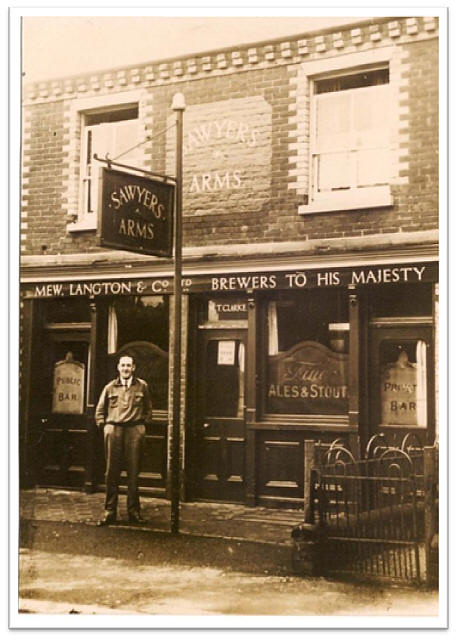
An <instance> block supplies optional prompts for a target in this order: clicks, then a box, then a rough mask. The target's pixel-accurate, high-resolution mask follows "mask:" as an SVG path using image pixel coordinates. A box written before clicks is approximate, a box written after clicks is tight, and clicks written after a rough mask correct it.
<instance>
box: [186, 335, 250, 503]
mask: <svg viewBox="0 0 457 640" xmlns="http://www.w3.org/2000/svg"><path fill="white" fill-rule="evenodd" d="M245 340H246V332H245V331H244V330H204V331H201V332H200V337H199V346H198V358H199V366H198V369H197V376H198V379H197V385H198V401H197V403H198V407H197V421H196V432H195V440H196V442H195V446H194V452H195V453H194V455H195V460H194V465H193V468H194V469H195V475H196V477H195V485H194V486H195V488H196V489H195V493H196V496H195V497H196V498H197V499H202V500H215V501H224V502H244V498H245V477H244V476H245V471H244V469H245V444H246V435H245V401H244V394H245Z"/></svg>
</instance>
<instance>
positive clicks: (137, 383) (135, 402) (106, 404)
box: [95, 377, 152, 427]
mask: <svg viewBox="0 0 457 640" xmlns="http://www.w3.org/2000/svg"><path fill="white" fill-rule="evenodd" d="M151 418H152V403H151V396H150V395H149V387H148V384H147V382H145V381H144V380H141V378H135V377H133V378H132V384H131V385H130V387H128V388H127V387H125V386H124V385H123V384H122V382H121V380H120V378H116V380H112V381H111V382H109V383H108V384H107V385H106V386H105V388H104V389H103V391H102V393H101V395H100V399H99V401H98V404H97V408H96V409H95V422H96V423H97V426H99V427H102V426H103V425H104V424H115V425H118V424H120V425H123V424H124V425H129V424H144V423H145V422H149V421H150V420H151Z"/></svg>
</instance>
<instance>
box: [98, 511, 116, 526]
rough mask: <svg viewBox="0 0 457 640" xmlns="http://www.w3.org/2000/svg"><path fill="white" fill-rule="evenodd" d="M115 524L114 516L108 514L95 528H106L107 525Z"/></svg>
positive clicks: (113, 514)
mask: <svg viewBox="0 0 457 640" xmlns="http://www.w3.org/2000/svg"><path fill="white" fill-rule="evenodd" d="M115 522H116V514H115V513H108V514H106V516H105V517H104V518H103V519H102V520H99V521H98V522H97V527H107V526H108V525H109V524H114V523H115Z"/></svg>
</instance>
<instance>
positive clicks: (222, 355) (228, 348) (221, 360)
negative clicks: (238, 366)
mask: <svg viewBox="0 0 457 640" xmlns="http://www.w3.org/2000/svg"><path fill="white" fill-rule="evenodd" d="M217 364H228V365H233V364H235V340H219V343H218V349H217Z"/></svg>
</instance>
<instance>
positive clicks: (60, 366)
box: [52, 352, 85, 414]
mask: <svg viewBox="0 0 457 640" xmlns="http://www.w3.org/2000/svg"><path fill="white" fill-rule="evenodd" d="M84 373H85V366H84V364H82V363H81V362H77V361H76V360H73V355H72V354H71V353H70V352H69V353H67V356H66V359H65V360H61V361H60V362H56V363H55V365H54V376H53V387H52V413H70V414H81V413H83V411H84Z"/></svg>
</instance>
